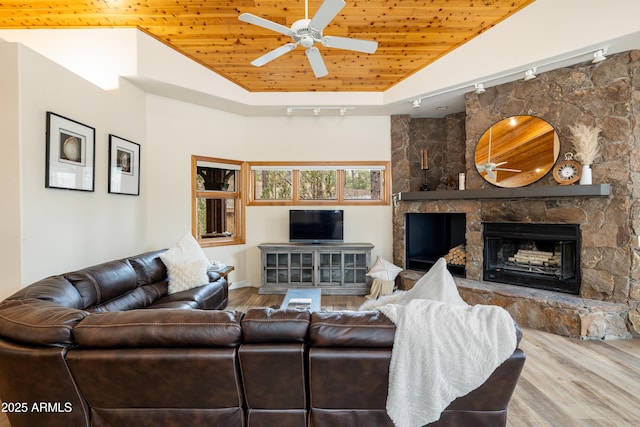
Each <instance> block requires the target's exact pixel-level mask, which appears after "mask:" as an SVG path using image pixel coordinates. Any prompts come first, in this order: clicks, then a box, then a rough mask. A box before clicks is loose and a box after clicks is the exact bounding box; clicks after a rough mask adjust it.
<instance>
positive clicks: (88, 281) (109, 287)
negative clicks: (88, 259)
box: [64, 259, 138, 309]
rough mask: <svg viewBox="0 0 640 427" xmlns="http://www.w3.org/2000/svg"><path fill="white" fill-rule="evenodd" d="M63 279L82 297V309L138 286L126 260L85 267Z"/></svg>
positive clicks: (133, 271)
mask: <svg viewBox="0 0 640 427" xmlns="http://www.w3.org/2000/svg"><path fill="white" fill-rule="evenodd" d="M64 277H65V278H66V279H67V280H68V281H69V282H71V284H73V286H75V288H76V289H77V290H78V292H79V293H80V295H81V296H82V307H81V308H83V309H85V308H88V307H91V306H93V305H97V304H101V303H103V302H106V301H109V300H111V299H114V298H116V297H119V296H121V295H123V294H126V293H127V292H129V291H131V290H133V289H135V288H136V287H137V286H138V280H137V276H136V272H135V270H134V269H133V267H132V266H131V264H129V261H127V260H126V259H124V260H116V261H110V262H105V263H103V264H98V265H94V266H92V267H87V268H84V269H82V270H78V271H75V272H72V273H67V274H65V275H64Z"/></svg>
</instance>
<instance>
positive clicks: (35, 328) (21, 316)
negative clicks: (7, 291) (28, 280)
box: [0, 299, 89, 347]
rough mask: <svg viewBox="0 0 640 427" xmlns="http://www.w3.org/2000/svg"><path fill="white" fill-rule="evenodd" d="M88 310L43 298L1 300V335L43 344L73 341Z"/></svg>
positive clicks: (60, 344)
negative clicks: (73, 332)
mask: <svg viewBox="0 0 640 427" xmlns="http://www.w3.org/2000/svg"><path fill="white" fill-rule="evenodd" d="M88 315H89V313H87V312H86V311H83V310H78V309H75V308H68V307H64V306H61V305H58V304H56V303H53V302H50V301H45V300H40V299H24V300H5V301H3V302H2V303H1V304H0V336H2V337H5V338H7V339H9V340H12V341H15V342H20V343H26V344H33V345H42V346H59V347H64V346H68V345H73V344H74V342H73V335H72V332H71V331H72V330H73V327H74V326H75V325H76V324H77V323H78V322H80V321H81V320H82V319H84V318H85V317H86V316H88Z"/></svg>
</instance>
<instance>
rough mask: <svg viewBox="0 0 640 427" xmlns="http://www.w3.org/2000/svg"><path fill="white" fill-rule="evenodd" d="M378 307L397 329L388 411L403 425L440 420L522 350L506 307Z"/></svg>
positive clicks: (425, 303)
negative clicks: (519, 347)
mask: <svg viewBox="0 0 640 427" xmlns="http://www.w3.org/2000/svg"><path fill="white" fill-rule="evenodd" d="M463 304H464V303H463ZM377 309H378V310H380V311H381V312H382V313H384V314H385V315H386V316H387V317H389V319H391V321H392V322H393V323H394V324H395V325H396V335H395V339H394V344H393V351H392V355H391V365H390V367H389V392H388V396H387V413H388V414H389V417H391V419H392V420H393V422H394V424H395V425H396V426H397V427H418V426H423V425H425V424H428V423H430V422H433V421H437V420H438V419H439V418H440V414H441V413H442V411H443V410H444V409H445V408H446V407H447V406H449V404H450V403H451V402H453V401H454V400H455V399H456V398H458V397H460V396H464V395H466V394H468V393H469V392H471V391H473V390H475V389H476V388H478V387H479V386H480V385H482V383H484V382H485V381H486V380H487V378H488V377H489V376H490V375H491V373H492V372H493V371H494V370H495V369H496V368H497V367H498V366H500V365H501V364H502V362H504V361H505V360H507V358H508V357H509V356H510V355H511V354H512V353H513V351H514V350H515V348H516V331H515V326H514V323H513V319H512V318H511V316H510V315H509V313H508V312H507V311H506V310H504V309H503V308H501V307H497V306H488V305H475V306H468V305H466V304H464V305H461V304H448V303H443V302H439V301H433V300H425V299H412V300H411V301H409V302H408V303H406V304H393V303H392V304H387V305H382V306H380V307H377Z"/></svg>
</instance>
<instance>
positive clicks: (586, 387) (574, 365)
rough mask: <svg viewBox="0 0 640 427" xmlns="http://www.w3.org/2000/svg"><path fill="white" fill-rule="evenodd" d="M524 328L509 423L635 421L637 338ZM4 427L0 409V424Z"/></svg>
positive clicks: (622, 426)
mask: <svg viewBox="0 0 640 427" xmlns="http://www.w3.org/2000/svg"><path fill="white" fill-rule="evenodd" d="M282 299H283V295H259V294H258V291H257V289H255V288H240V289H234V290H231V291H230V292H229V306H228V309H231V310H240V311H246V310H247V309H248V308H251V307H277V306H279V304H280V302H281V301H282ZM364 301H365V299H364V298H363V297H356V296H328V295H323V296H322V306H323V308H325V309H330V310H357V309H358V307H359V306H360V304H362V303H363V302H364ZM523 333H524V338H523V340H522V342H521V343H520V348H522V350H523V351H524V352H525V353H526V354H527V362H526V363H525V366H524V371H523V373H522V376H521V377H520V380H519V382H518V386H517V387H516V391H515V393H514V395H513V398H512V399H511V403H510V404H509V415H508V422H507V426H508V427H636V426H640V340H639V339H634V340H619V341H580V340H577V339H572V338H566V337H561V336H558V335H553V334H549V333H546V332H541V331H537V330H534V329H528V328H523ZM9 426H10V424H9V422H8V420H7V418H6V415H5V414H2V413H0V427H9ZM461 427H467V426H461ZM469 427H471V426H469Z"/></svg>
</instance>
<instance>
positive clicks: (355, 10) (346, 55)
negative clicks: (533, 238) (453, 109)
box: [0, 0, 533, 92]
mask: <svg viewBox="0 0 640 427" xmlns="http://www.w3.org/2000/svg"><path fill="white" fill-rule="evenodd" d="M532 2H533V0H424V1H416V0H368V1H362V0H347V4H346V6H345V7H344V8H343V9H342V10H341V11H340V12H339V13H338V15H337V16H336V17H335V18H334V19H333V20H332V21H331V22H330V23H329V24H328V26H327V27H326V28H325V29H324V35H331V36H341V37H353V38H359V39H367V40H374V41H377V42H378V49H377V51H376V52H375V53H374V54H371V55H370V54H366V53H358V52H352V51H347V50H341V49H335V48H334V49H330V48H326V47H323V46H321V45H320V46H319V49H320V52H321V54H322V56H323V58H324V61H325V63H326V66H327V69H328V71H329V75H328V76H326V77H322V78H316V77H315V76H314V74H313V72H312V70H311V67H310V66H309V63H308V61H307V58H306V56H305V54H304V49H303V48H302V47H300V46H298V48H297V49H295V50H293V51H292V52H289V53H287V54H286V55H284V56H282V57H280V58H277V59H275V60H273V61H271V62H269V63H268V64H266V65H264V66H263V67H254V66H252V65H250V62H251V61H252V60H254V59H256V58H257V57H259V56H261V55H263V54H265V53H267V52H269V51H271V50H273V49H276V48H278V47H280V46H282V45H284V44H286V43H288V42H290V41H291V39H290V37H288V36H285V35H283V34H279V33H277V32H274V31H270V30H267V29H264V28H261V27H258V26H254V25H250V24H247V23H244V22H241V21H239V20H238V16H239V15H240V14H241V13H251V14H254V15H257V16H260V17H262V18H265V19H268V20H270V21H274V22H276V23H278V24H281V25H284V26H286V27H290V26H291V25H292V24H293V23H294V22H295V21H297V20H299V19H303V18H305V2H304V1H303V0H285V1H281V0H255V1H248V0H240V1H214V0H47V1H45V0H34V1H26V0H22V1H20V0H17V1H14V0H3V1H2V2H1V3H0V28H4V29H24V28H91V27H100V28H113V27H133V28H139V29H140V30H142V31H145V32H146V33H148V34H150V35H151V36H153V37H155V38H157V39H158V40H160V41H162V42H163V43H166V44H167V45H169V46H170V47H172V48H173V49H175V50H177V51H178V52H180V53H182V54H184V55H186V56H187V57H189V58H191V59H193V60H195V61H197V62H199V63H200V64H202V65H204V66H205V67H207V68H209V69H211V70H212V71H214V72H216V73H218V74H220V75H222V76H224V77H226V78H228V79H229V80H231V81H233V82H234V83H236V84H237V85H239V86H241V87H243V88H245V89H247V90H249V91H252V92H285V91H286V92H306V91H374V92H376V91H377V92H381V91H385V90H387V89H389V88H390V87H392V86H393V85H395V84H396V83H398V82H400V81H402V80H404V79H405V78H407V77H409V76H411V75H412V74H414V73H416V72H417V71H419V70H421V69H423V68H424V67H426V66H427V65H429V64H430V63H432V62H434V61H435V60H437V59H438V58H440V57H442V56H443V55H445V54H447V53H448V52H451V51H452V50H454V49H455V48H456V47H459V46H461V45H462V44H464V43H465V42H467V41H469V40H470V39H472V38H473V37H475V36H477V35H478V34H480V33H482V32H484V31H486V30H488V29H489V28H491V27H492V26H494V25H496V24H497V23H499V22H500V21H502V20H504V19H506V18H507V17H509V16H510V15H512V14H513V13H515V12H517V11H518V10H520V9H522V8H523V7H525V6H527V5H528V4H530V3H532ZM321 4H322V1H321V0H311V1H309V4H308V15H309V18H311V17H313V15H314V13H315V11H316V10H317V9H318V7H320V5H321Z"/></svg>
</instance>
